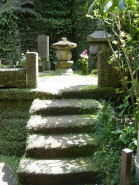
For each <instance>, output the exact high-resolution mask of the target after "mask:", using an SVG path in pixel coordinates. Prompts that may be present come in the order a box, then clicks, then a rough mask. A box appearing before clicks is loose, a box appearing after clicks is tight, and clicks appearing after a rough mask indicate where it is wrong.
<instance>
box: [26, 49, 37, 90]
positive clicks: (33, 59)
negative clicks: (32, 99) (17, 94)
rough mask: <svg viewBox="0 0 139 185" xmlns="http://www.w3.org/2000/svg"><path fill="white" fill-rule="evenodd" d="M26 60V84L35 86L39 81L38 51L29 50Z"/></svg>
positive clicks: (29, 86) (30, 86) (31, 86)
mask: <svg viewBox="0 0 139 185" xmlns="http://www.w3.org/2000/svg"><path fill="white" fill-rule="evenodd" d="M26 60H27V61H26V86H27V87H28V88H35V87H37V83H38V53H36V52H27V53H26Z"/></svg>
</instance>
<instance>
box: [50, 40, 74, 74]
mask: <svg viewBox="0 0 139 185" xmlns="http://www.w3.org/2000/svg"><path fill="white" fill-rule="evenodd" d="M76 47H77V44H76V43H73V42H70V41H68V40H67V38H65V37H63V38H61V40H60V41H59V42H56V43H54V44H52V48H54V49H56V50H57V51H56V57H57V59H58V62H55V70H56V72H58V73H66V74H70V73H73V71H72V69H71V66H72V64H73V61H71V58H72V52H71V49H73V48H76Z"/></svg>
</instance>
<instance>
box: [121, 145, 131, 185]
mask: <svg viewBox="0 0 139 185" xmlns="http://www.w3.org/2000/svg"><path fill="white" fill-rule="evenodd" d="M132 154H133V151H132V150H130V149H128V148H126V149H124V150H123V151H122V161H121V178H120V185H130V173H131V162H132Z"/></svg>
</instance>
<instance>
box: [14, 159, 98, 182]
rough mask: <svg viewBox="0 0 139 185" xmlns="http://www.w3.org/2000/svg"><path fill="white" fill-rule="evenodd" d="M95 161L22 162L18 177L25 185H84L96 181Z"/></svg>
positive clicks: (25, 160) (26, 160)
mask: <svg viewBox="0 0 139 185" xmlns="http://www.w3.org/2000/svg"><path fill="white" fill-rule="evenodd" d="M93 171H94V167H93V161H92V160H91V159H89V158H78V159H72V158H69V159H61V160H60V159H59V160H33V159H22V160H21V161H20V164H19V167H18V170H17V176H18V180H19V181H20V182H21V183H23V184H36V185H38V184H41V185H52V184H60V185H62V184H66V183H67V184H78V183H79V184H80V183H81V184H82V183H92V182H94V179H95V173H94V172H93Z"/></svg>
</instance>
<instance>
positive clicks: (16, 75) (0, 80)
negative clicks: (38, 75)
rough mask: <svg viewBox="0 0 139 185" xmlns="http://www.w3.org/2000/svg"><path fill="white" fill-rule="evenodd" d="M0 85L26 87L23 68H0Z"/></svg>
mask: <svg viewBox="0 0 139 185" xmlns="http://www.w3.org/2000/svg"><path fill="white" fill-rule="evenodd" d="M0 87H18V88H25V87H26V71H25V69H19V68H18V69H15V68H12V69H3V68H2V69H0Z"/></svg>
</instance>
